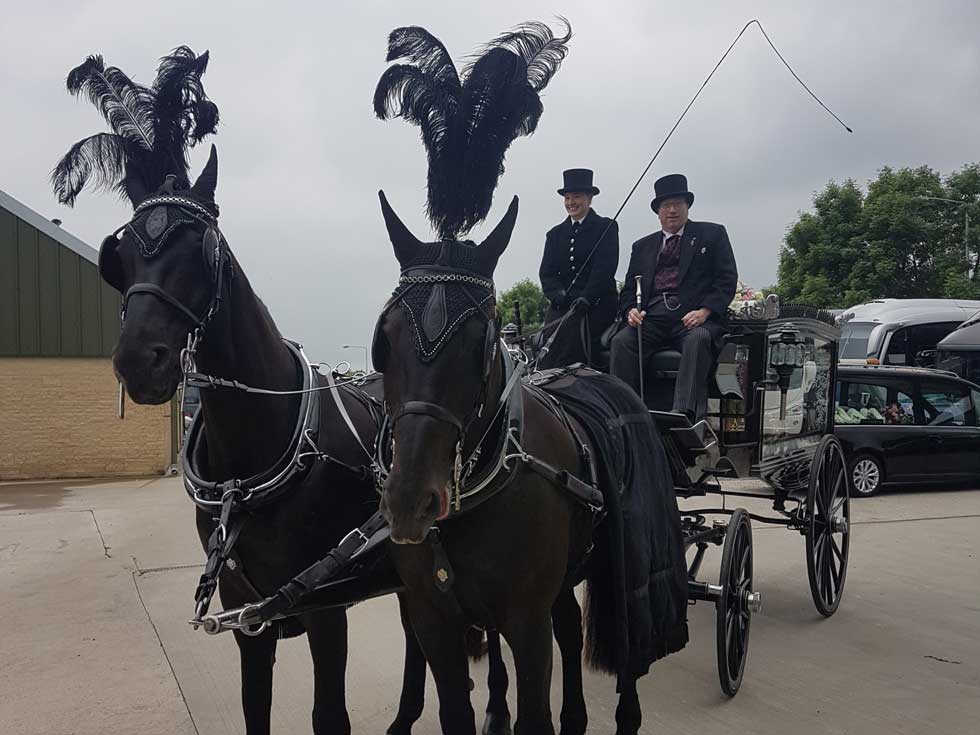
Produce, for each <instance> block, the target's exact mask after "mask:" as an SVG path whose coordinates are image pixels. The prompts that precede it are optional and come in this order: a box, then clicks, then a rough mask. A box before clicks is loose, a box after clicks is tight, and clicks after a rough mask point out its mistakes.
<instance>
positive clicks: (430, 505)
mask: <svg viewBox="0 0 980 735" xmlns="http://www.w3.org/2000/svg"><path fill="white" fill-rule="evenodd" d="M441 513H442V499H441V498H440V497H439V495H438V493H432V494H431V495H430V496H429V501H428V502H427V503H426V504H425V516H426V517H429V518H438V517H439V515H440V514H441Z"/></svg>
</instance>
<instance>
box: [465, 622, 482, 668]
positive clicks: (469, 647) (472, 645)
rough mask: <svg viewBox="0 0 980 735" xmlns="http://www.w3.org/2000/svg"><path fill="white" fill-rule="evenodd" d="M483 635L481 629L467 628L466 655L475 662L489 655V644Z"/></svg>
mask: <svg viewBox="0 0 980 735" xmlns="http://www.w3.org/2000/svg"><path fill="white" fill-rule="evenodd" d="M483 635H484V634H483V630H481V629H480V628H467V630H466V633H465V635H464V637H463V640H464V641H465V643H464V645H465V647H466V655H467V656H469V657H470V658H471V659H473V660H474V661H479V660H480V659H481V658H483V657H484V656H486V655H487V644H486V639H485V638H484V637H483Z"/></svg>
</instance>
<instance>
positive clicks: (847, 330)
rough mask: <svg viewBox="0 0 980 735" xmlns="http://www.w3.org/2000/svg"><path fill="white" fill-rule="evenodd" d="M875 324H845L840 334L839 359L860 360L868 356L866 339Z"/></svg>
mask: <svg viewBox="0 0 980 735" xmlns="http://www.w3.org/2000/svg"><path fill="white" fill-rule="evenodd" d="M876 326H878V325H877V324H875V323H873V322H847V323H846V324H845V325H844V326H843V328H842V329H841V333H840V357H841V358H843V359H861V360H863V359H864V358H866V357H867V356H868V339H869V338H870V337H871V330H873V329H874V328H875V327H876Z"/></svg>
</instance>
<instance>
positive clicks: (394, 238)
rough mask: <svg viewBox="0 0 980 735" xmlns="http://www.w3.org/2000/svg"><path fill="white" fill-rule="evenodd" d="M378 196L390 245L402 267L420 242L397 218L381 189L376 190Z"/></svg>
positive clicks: (413, 253)
mask: <svg viewBox="0 0 980 735" xmlns="http://www.w3.org/2000/svg"><path fill="white" fill-rule="evenodd" d="M378 198H379V199H380V200H381V214H382V215H384V218H385V227H387V228H388V238H389V239H390V240H391V246H392V247H393V248H394V250H395V257H396V258H397V259H398V263H399V265H401V266H402V268H404V267H405V266H406V264H407V263H408V262H409V261H410V260H411V258H412V256H414V255H415V252H416V250H417V249H418V248H419V247H420V246H421V245H422V243H421V242H420V241H419V239H418V238H417V237H415V235H413V234H412V233H411V232H409V230H408V228H407V227H406V226H405V223H403V222H402V221H401V220H400V219H398V215H397V214H395V210H394V209H392V208H391V205H390V204H388V200H387V199H386V198H385V193H384V192H383V191H379V192H378Z"/></svg>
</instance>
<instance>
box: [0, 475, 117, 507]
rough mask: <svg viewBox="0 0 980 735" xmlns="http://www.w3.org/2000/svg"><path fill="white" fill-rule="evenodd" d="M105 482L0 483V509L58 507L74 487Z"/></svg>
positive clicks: (103, 481) (103, 482)
mask: <svg viewBox="0 0 980 735" xmlns="http://www.w3.org/2000/svg"><path fill="white" fill-rule="evenodd" d="M101 484H105V480H52V481H50V482H12V483H9V484H0V511H17V510H22V511H32V510H48V509H51V508H58V507H60V506H62V505H63V504H64V502H65V498H67V497H69V496H70V495H71V494H72V492H73V491H74V490H75V488H80V487H88V486H90V485H101Z"/></svg>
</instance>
